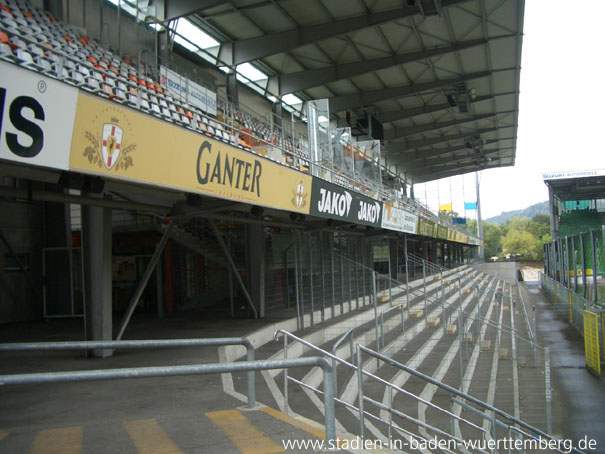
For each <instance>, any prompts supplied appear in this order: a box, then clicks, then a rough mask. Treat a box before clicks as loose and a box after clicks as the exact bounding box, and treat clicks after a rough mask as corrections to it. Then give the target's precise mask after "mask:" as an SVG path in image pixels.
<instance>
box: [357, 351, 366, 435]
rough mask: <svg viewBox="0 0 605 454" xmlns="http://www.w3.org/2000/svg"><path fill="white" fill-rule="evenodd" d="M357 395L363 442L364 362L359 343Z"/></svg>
mask: <svg viewBox="0 0 605 454" xmlns="http://www.w3.org/2000/svg"><path fill="white" fill-rule="evenodd" d="M357 396H358V404H357V405H358V407H359V438H361V442H362V443H363V441H364V439H365V434H364V426H365V422H364V414H363V363H362V361H361V346H360V345H359V344H357Z"/></svg>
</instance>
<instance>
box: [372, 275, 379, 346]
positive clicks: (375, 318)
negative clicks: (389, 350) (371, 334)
mask: <svg viewBox="0 0 605 454" xmlns="http://www.w3.org/2000/svg"><path fill="white" fill-rule="evenodd" d="M372 296H373V299H374V325H375V330H376V346H378V345H379V344H378V298H377V295H376V271H372Z"/></svg>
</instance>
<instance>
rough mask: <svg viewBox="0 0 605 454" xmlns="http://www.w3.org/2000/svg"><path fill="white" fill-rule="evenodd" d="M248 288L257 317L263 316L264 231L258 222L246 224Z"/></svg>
mask: <svg viewBox="0 0 605 454" xmlns="http://www.w3.org/2000/svg"><path fill="white" fill-rule="evenodd" d="M246 248H247V250H248V251H247V254H246V255H247V257H248V263H247V268H248V289H249V292H250V298H251V299H252V302H253V307H255V308H258V311H259V314H258V317H259V318H262V317H264V316H265V251H266V242H265V232H264V229H263V226H262V225H260V224H247V225H246Z"/></svg>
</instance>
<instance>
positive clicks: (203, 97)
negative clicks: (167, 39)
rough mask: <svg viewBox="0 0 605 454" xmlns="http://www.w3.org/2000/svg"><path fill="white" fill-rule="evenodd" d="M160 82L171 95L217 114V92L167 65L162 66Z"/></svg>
mask: <svg viewBox="0 0 605 454" xmlns="http://www.w3.org/2000/svg"><path fill="white" fill-rule="evenodd" d="M160 84H161V85H162V87H164V90H166V91H167V92H168V93H169V94H170V95H171V96H173V97H174V98H176V99H180V100H182V101H184V102H186V103H187V104H191V105H192V106H195V107H197V108H198V109H200V110H202V111H203V112H206V113H208V114H211V115H216V93H215V92H214V91H212V90H209V89H208V88H204V87H202V86H201V85H200V84H198V83H196V82H194V81H192V80H190V79H187V78H186V77H183V76H181V75H180V74H179V73H177V72H174V71H172V70H170V69H168V68H166V67H165V66H160Z"/></svg>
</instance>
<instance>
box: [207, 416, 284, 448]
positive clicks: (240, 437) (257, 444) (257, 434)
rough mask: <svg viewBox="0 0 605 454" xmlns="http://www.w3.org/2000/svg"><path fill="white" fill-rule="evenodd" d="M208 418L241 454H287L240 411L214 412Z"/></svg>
mask: <svg viewBox="0 0 605 454" xmlns="http://www.w3.org/2000/svg"><path fill="white" fill-rule="evenodd" d="M206 416H207V417H208V418H210V419H211V420H212V422H214V424H216V425H217V426H218V427H219V428H220V429H221V430H222V431H223V432H224V433H225V435H226V436H227V438H229V440H231V442H232V443H233V444H234V445H235V447H236V448H237V449H239V451H240V452H241V454H272V453H278V452H286V450H285V449H284V448H283V447H282V446H281V445H278V444H277V443H275V442H274V441H273V440H271V439H270V438H268V437H265V435H264V434H263V433H262V432H261V431H260V430H258V429H257V428H256V427H254V426H253V425H252V423H250V421H248V419H247V418H246V417H245V416H244V415H243V414H242V413H241V412H240V411H238V410H225V411H214V412H211V413H206Z"/></svg>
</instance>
